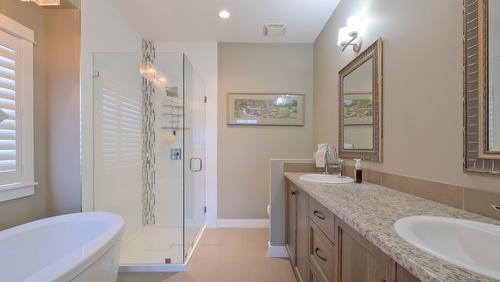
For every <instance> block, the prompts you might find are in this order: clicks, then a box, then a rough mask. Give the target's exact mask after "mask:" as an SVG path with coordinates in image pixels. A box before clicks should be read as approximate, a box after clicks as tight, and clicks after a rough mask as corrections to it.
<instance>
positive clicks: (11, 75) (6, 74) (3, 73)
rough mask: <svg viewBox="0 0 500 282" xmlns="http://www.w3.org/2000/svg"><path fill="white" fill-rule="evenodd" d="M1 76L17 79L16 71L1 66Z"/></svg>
mask: <svg viewBox="0 0 500 282" xmlns="http://www.w3.org/2000/svg"><path fill="white" fill-rule="evenodd" d="M0 77H4V78H7V79H11V80H15V79H16V71H15V70H11V69H8V68H4V67H2V66H0Z"/></svg>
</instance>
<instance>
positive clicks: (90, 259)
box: [0, 212, 124, 282]
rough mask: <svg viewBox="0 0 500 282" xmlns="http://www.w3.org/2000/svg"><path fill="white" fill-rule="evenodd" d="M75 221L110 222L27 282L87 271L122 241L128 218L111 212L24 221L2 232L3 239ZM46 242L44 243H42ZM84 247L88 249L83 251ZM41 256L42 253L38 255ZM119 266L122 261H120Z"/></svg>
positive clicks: (0, 235) (69, 277)
mask: <svg viewBox="0 0 500 282" xmlns="http://www.w3.org/2000/svg"><path fill="white" fill-rule="evenodd" d="M73 221H76V222H78V221H80V222H82V221H86V222H92V221H104V222H106V223H108V224H109V226H107V227H106V230H105V231H104V232H102V233H100V234H99V235H98V236H96V237H93V238H91V239H90V240H89V241H88V242H87V243H85V244H84V245H81V246H79V247H78V248H75V249H74V250H73V251H71V252H69V253H67V254H66V255H64V256H62V257H60V258H59V259H57V260H55V261H54V262H53V263H51V264H49V265H47V266H46V267H44V268H42V269H40V270H39V271H37V272H34V273H32V274H31V275H30V276H28V277H27V278H26V279H25V280H24V281H25V282H38V281H65V280H68V281H69V280H71V279H72V278H74V277H76V276H77V275H78V274H80V273H81V272H83V271H85V269H87V268H88V267H89V266H90V265H92V263H94V262H95V261H96V260H97V259H99V258H100V257H101V256H103V255H104V254H105V253H107V252H108V251H109V250H111V248H112V247H113V246H114V245H115V244H117V243H119V240H120V238H121V235H122V231H123V226H124V220H123V218H122V217H121V216H119V215H117V214H114V213H109V212H81V213H72V214H66V215H60V216H54V217H49V218H44V219H40V220H36V221H32V222H29V223H26V224H22V225H19V226H16V227H12V228H10V229H6V230H3V231H0V240H2V239H4V238H7V237H11V236H16V235H17V234H19V233H23V232H27V231H32V230H34V229H37V228H40V227H44V226H50V225H53V224H60V223H65V222H73ZM40 243H43V242H40ZM82 250H84V252H82ZM34 255H40V254H34ZM117 265H118V262H117Z"/></svg>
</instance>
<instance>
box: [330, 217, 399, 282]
mask: <svg viewBox="0 0 500 282" xmlns="http://www.w3.org/2000/svg"><path fill="white" fill-rule="evenodd" d="M336 230H337V244H338V248H337V253H338V257H339V262H338V264H337V278H338V280H337V281H339V282H350V281H357V282H365V281H366V282H392V281H395V280H396V279H395V262H394V261H393V260H392V259H391V258H389V257H388V256H386V255H385V254H384V253H382V251H380V250H379V249H378V248H376V247H375V246H373V245H372V244H371V243H369V242H368V241H367V240H366V239H365V238H363V237H362V236H361V235H360V234H359V233H357V232H356V231H354V230H353V229H352V228H350V227H349V226H347V224H345V223H344V222H341V221H340V220H338V221H337V225H336Z"/></svg>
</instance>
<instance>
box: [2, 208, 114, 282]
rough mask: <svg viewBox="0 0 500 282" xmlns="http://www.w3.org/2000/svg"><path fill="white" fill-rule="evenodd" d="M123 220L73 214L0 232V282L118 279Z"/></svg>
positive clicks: (90, 214)
mask: <svg viewBox="0 0 500 282" xmlns="http://www.w3.org/2000/svg"><path fill="white" fill-rule="evenodd" d="M122 230H123V219H122V218H121V217H120V216H118V215H115V214H112V213H103V212H92V213H75V214H68V215H62V216H56V217H51V218H46V219H42V220H38V221H34V222H31V223H27V224H24V225H20V226H17V227H14V228H11V229H7V230H5V231H1V232H0V281H5V282H17V281H26V282H28V281H29V282H45V281H51V282H52V281H57V282H63V281H64V282H66V281H77V282H80V281H82V282H89V281H92V282H94V281H95V282H101V281H102V282H108V281H113V282H115V281H116V280H117V276H118V266H119V264H118V259H119V250H120V238H121V233H122Z"/></svg>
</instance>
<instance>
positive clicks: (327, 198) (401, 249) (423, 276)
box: [285, 173, 500, 281]
mask: <svg viewBox="0 0 500 282" xmlns="http://www.w3.org/2000/svg"><path fill="white" fill-rule="evenodd" d="M303 174H305V173H285V177H286V178H287V179H289V180H290V181H292V182H293V183H295V184H296V185H297V186H299V187H300V188H301V189H303V190H304V191H305V192H306V193H308V194H309V195H310V196H311V197H313V198H314V199H316V200H317V201H318V202H320V203H321V204H322V205H324V206H325V207H326V208H328V209H329V210H330V211H331V212H333V213H334V214H335V215H336V216H337V217H339V218H340V219H342V220H343V221H344V222H346V223H347V224H348V225H349V226H351V227H352V228H353V229H354V230H356V231H357V232H359V233H360V234H361V235H363V237H365V238H366V239H367V240H368V241H369V242H371V243H372V244H373V245H375V246H377V247H378V248H379V249H380V250H382V251H383V252H384V253H385V254H387V255H388V256H389V257H391V258H392V259H393V260H395V261H396V262H397V263H398V264H399V265H401V266H402V267H404V268H405V269H407V270H408V271H409V272H410V273H412V274H413V275H415V276H416V277H417V278H419V279H420V280H422V281H495V280H493V279H489V278H487V277H485V276H482V275H479V274H476V273H474V272H471V271H468V270H465V269H463V268H460V267H457V266H454V265H452V264H449V263H447V262H445V261H443V260H440V259H438V258H436V257H433V256H431V255H429V254H427V253H425V252H423V251H421V250H419V249H417V248H416V247H414V246H413V245H411V244H410V243H408V242H406V241H405V240H403V239H402V238H400V237H399V235H397V234H396V231H395V230H394V223H395V222H396V221H397V220H398V219H400V218H403V217H407V216H415V215H428V216H444V217H453V218H461V219H468V220H474V221H480V222H486V223H493V224H500V222H498V221H496V220H494V219H491V218H488V217H484V216H481V215H478V214H475V213H471V212H467V211H465V210H461V209H457V208H453V207H450V206H447V205H444V204H440V203H436V202H433V201H429V200H426V199H423V198H420V197H417V196H413V195H410V194H406V193H403V192H399V191H396V190H393V189H389V188H386V187H383V186H380V185H375V184H370V183H362V184H355V183H352V184H320V183H313V182H307V181H302V180H300V176H301V175H303Z"/></svg>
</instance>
